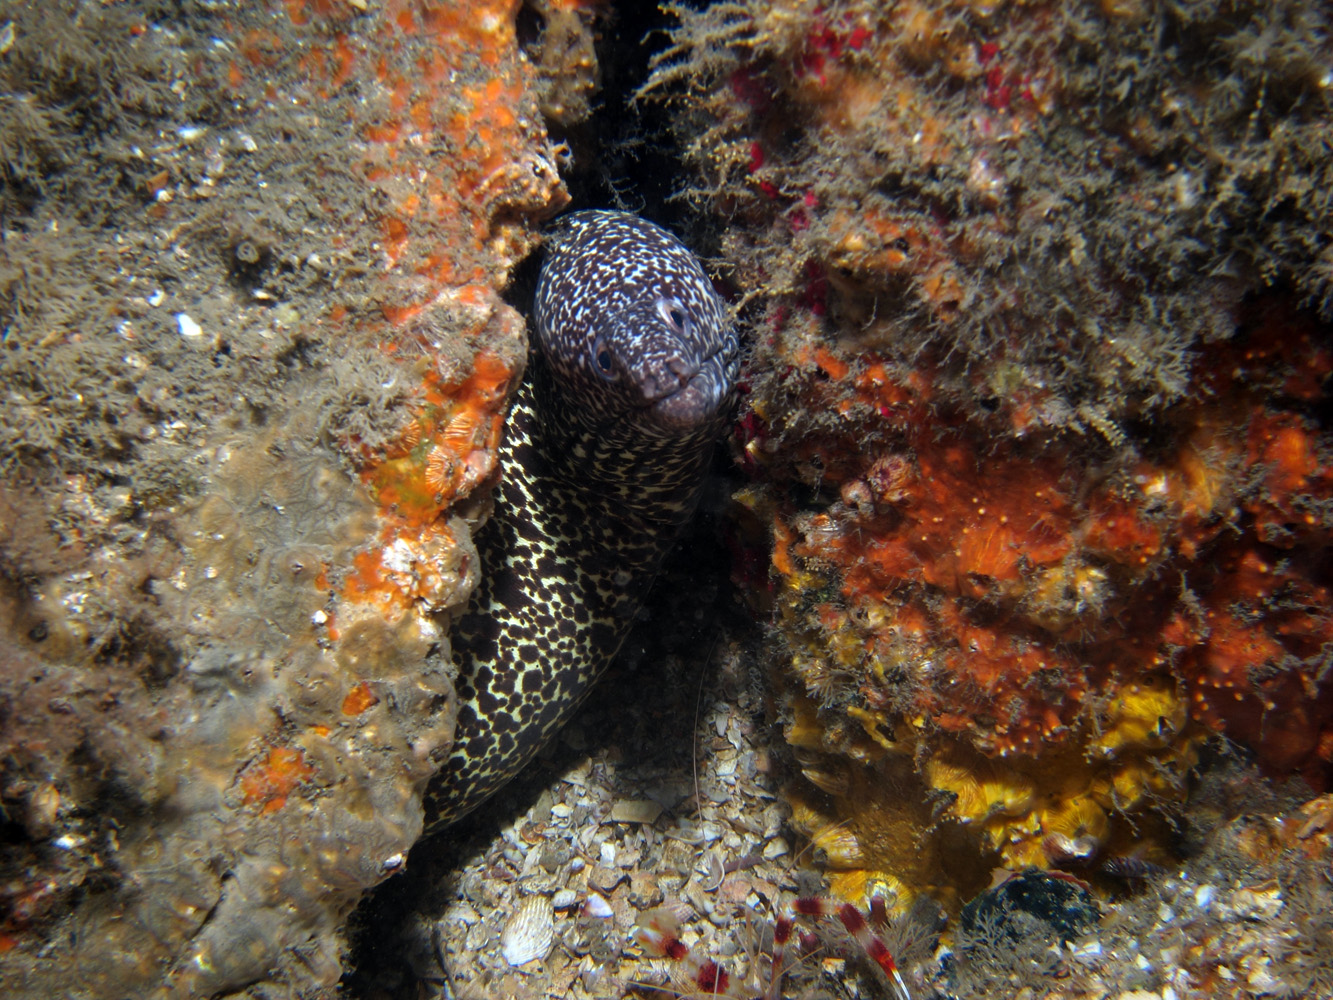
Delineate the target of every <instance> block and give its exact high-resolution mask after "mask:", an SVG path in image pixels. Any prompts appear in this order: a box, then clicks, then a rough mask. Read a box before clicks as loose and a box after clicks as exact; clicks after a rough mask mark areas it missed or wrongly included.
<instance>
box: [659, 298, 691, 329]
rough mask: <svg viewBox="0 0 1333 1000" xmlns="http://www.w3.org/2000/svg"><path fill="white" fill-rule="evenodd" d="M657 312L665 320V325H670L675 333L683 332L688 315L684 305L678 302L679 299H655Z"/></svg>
mask: <svg viewBox="0 0 1333 1000" xmlns="http://www.w3.org/2000/svg"><path fill="white" fill-rule="evenodd" d="M657 313H658V315H659V316H661V317H662V319H664V320H665V321H666V325H667V326H669V327H671V329H672V331H673V332H675V333H684V332H685V324H686V322H688V319H689V317H688V315H687V314H686V312H685V307H684V306H683V305H681V304H680V300H679V299H674V298H661V299H658V300H657Z"/></svg>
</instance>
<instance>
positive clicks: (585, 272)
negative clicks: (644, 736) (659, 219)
mask: <svg viewBox="0 0 1333 1000" xmlns="http://www.w3.org/2000/svg"><path fill="white" fill-rule="evenodd" d="M534 316H535V319H536V328H537V337H536V339H537V344H536V349H535V351H534V355H533V358H532V361H531V363H530V365H529V369H528V372H529V373H528V378H527V379H526V380H525V381H524V383H523V385H522V387H521V388H520V390H519V393H518V397H517V399H516V400H515V402H514V406H513V409H512V411H511V413H510V418H509V424H508V426H507V430H506V438H505V442H504V444H503V445H502V447H501V455H500V460H501V467H502V469H503V473H502V480H501V484H500V486H499V488H498V496H497V502H496V510H495V514H494V515H493V516H492V518H491V520H490V521H489V522H488V523H487V525H486V527H485V528H483V529H482V531H481V532H480V533H479V535H478V538H477V546H478V550H479V552H480V555H481V560H482V565H483V571H482V581H483V582H482V583H481V585H480V586H479V587H478V588H477V592H476V593H475V594H474V595H473V599H472V603H471V605H469V608H468V611H467V613H466V614H465V615H464V616H463V618H462V619H461V620H460V621H459V623H458V626H457V628H456V629H455V630H454V657H455V661H456V663H457V664H458V668H459V678H458V681H457V688H458V698H459V711H458V729H457V733H456V735H455V739H454V746H453V751H452V755H451V756H450V758H449V760H448V761H447V762H446V763H445V765H444V767H443V768H442V769H441V770H440V772H439V774H437V775H436V776H435V778H434V780H433V781H432V782H431V785H430V787H429V788H428V790H427V794H426V814H427V823H428V828H431V829H438V828H440V827H442V826H445V825H447V824H449V823H451V822H453V821H454V820H456V819H458V818H459V817H461V816H463V815H464V814H466V813H468V812H470V811H471V810H472V809H474V808H475V807H476V806H478V805H479V804H480V803H482V802H483V801H485V799H486V798H487V797H488V796H490V795H491V794H492V793H494V792H495V791H496V790H497V789H498V788H500V787H501V786H502V785H503V784H505V783H506V782H507V781H508V780H509V779H510V778H512V777H513V776H514V775H515V774H516V773H517V772H518V771H519V770H520V769H521V768H522V767H523V765H524V764H526V763H527V762H528V761H529V760H530V759H531V758H532V756H533V755H534V754H535V753H536V752H537V750H538V749H540V748H541V746H542V745H543V744H544V743H546V742H547V740H549V739H550V737H551V736H552V735H553V734H554V733H555V732H556V730H557V729H559V728H560V726H561V725H563V724H564V722H565V721H566V720H567V719H568V718H569V716H570V715H571V714H572V713H573V711H574V710H575V709H576V708H577V707H578V705H579V704H580V702H582V701H583V699H584V697H585V696H586V695H587V693H588V691H589V690H590V689H591V687H592V684H593V683H594V682H595V681H596V680H597V678H598V677H599V676H600V675H601V673H602V672H603V671H604V670H605V669H606V667H607V666H608V664H609V663H610V662H611V660H612V658H613V657H614V656H615V654H616V652H617V650H618V649H619V648H620V645H621V643H622V642H623V641H624V639H625V635H626V633H627V632H628V631H629V628H630V625H631V624H632V623H633V621H634V616H635V614H636V612H637V611H638V608H639V605H640V603H641V602H642V601H643V598H644V595H645V594H646V592H647V590H648V588H649V586H650V585H651V583H652V580H653V577H654V576H655V575H656V573H657V570H658V567H659V565H660V564H661V562H662V558H663V556H664V555H665V554H666V553H667V551H668V550H669V549H670V548H671V546H672V544H673V543H674V541H675V539H676V537H677V535H678V533H679V531H680V528H681V526H682V525H684V523H685V522H686V521H687V520H688V519H689V517H690V515H691V514H692V513H693V510H694V507H695V504H696V502H697V500H698V496H699V490H700V488H701V486H702V483H703V477H704V473H705V470H706V468H707V466H708V463H709V460H710V456H711V453H712V448H713V445H714V443H715V442H716V440H717V438H718V436H719V434H720V433H721V431H722V429H723V427H724V426H725V424H726V422H727V420H728V417H729V415H730V412H731V409H732V404H733V402H734V384H735V379H736V374H737V368H738V366H739V350H738V344H737V340H736V336H735V333H734V332H733V330H732V327H731V323H730V320H729V317H728V314H727V311H726V307H725V305H724V304H723V303H722V301H721V299H720V298H719V297H718V295H717V293H716V292H715V291H714V289H713V285H712V283H711V282H710V281H709V279H708V276H707V275H706V274H705V273H704V271H703V268H701V267H700V266H699V262H698V261H697V260H696V259H695V258H694V255H693V254H691V253H690V251H689V250H687V249H686V248H685V247H684V246H683V245H682V244H681V243H680V242H679V241H678V240H676V238H675V237H674V236H672V235H671V234H670V233H668V232H666V231H665V230H663V229H660V228H659V227H657V226H655V225H653V224H652V223H649V222H645V221H644V220H642V219H639V218H637V217H636V216H633V215H627V214H624V213H620V212H579V213H576V214H574V215H570V216H566V217H565V218H564V219H563V220H562V223H561V225H560V227H559V229H558V231H557V234H556V236H555V239H554V246H553V248H552V249H551V250H550V251H549V253H548V256H547V259H546V263H545V265H544V266H543V268H542V273H541V277H540V279H539V281H538V287H537V296H536V301H535V305H534Z"/></svg>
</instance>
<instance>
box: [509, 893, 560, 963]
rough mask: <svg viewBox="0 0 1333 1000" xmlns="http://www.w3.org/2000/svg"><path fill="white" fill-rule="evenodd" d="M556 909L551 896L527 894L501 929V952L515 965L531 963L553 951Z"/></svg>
mask: <svg viewBox="0 0 1333 1000" xmlns="http://www.w3.org/2000/svg"><path fill="white" fill-rule="evenodd" d="M554 943H555V910H554V909H553V908H552V906H551V900H550V898H549V897H547V896H527V897H525V898H524V899H523V900H521V901H520V902H519V904H518V909H516V910H515V911H514V914H513V916H511V917H510V918H509V922H508V923H507V924H505V928H504V930H503V931H501V932H500V953H501V954H502V955H504V959H505V961H506V962H508V963H509V964H510V965H512V966H519V965H527V964H528V963H529V962H531V961H533V960H534V959H543V958H545V957H546V956H547V955H549V954H550V953H551V945H552V944H554Z"/></svg>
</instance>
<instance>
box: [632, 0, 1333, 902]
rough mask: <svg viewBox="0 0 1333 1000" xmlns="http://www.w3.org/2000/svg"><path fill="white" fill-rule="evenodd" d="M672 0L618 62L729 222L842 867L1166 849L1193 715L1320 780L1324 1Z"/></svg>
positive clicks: (846, 885) (776, 573)
mask: <svg viewBox="0 0 1333 1000" xmlns="http://www.w3.org/2000/svg"><path fill="white" fill-rule="evenodd" d="M1205 8H1206V9H1205ZM675 13H676V15H677V17H678V19H679V23H680V26H679V27H678V28H677V29H676V30H675V32H674V33H673V35H672V39H671V41H672V44H671V46H669V47H668V48H667V49H666V50H665V51H664V52H663V53H662V54H661V56H660V57H659V58H658V62H657V65H656V71H655V74H654V76H653V78H652V79H651V80H650V81H649V83H648V85H647V86H646V87H645V88H644V89H643V91H642V93H641V95H640V97H641V99H643V100H662V101H664V102H666V103H667V105H668V107H669V108H670V109H672V111H673V113H674V117H675V121H676V122H677V126H678V130H679V135H680V139H681V142H682V143H683V144H684V146H685V147H686V149H687V155H688V158H689V160H690V162H691V164H692V166H693V167H694V179H693V180H692V182H691V183H690V184H689V186H688V189H687V190H686V191H685V195H686V197H687V198H689V199H690V200H692V201H693V202H694V203H695V204H696V205H697V206H699V207H700V208H701V209H702V210H703V211H704V212H705V213H713V214H715V215H716V216H717V217H719V218H722V219H725V220H727V222H726V225H725V227H724V228H723V229H722V234H721V237H720V253H721V255H722V257H723V258H724V260H725V261H726V264H727V266H728V267H729V268H730V273H731V274H732V275H733V284H734V288H735V293H736V297H737V301H738V305H739V307H740V309H741V312H742V315H743V316H746V317H748V318H749V321H750V327H751V329H752V331H753V345H754V346H753V356H752V358H751V360H750V363H749V366H748V390H749V392H748V398H747V400H746V403H745V405H744V409H743V412H742V416H741V420H740V427H739V428H738V431H737V437H736V441H735V445H736V452H737V455H738V458H739V460H740V461H741V463H742V464H743V466H744V468H745V469H746V471H747V472H748V474H749V475H750V477H751V479H752V484H751V485H749V486H747V487H745V488H744V489H742V490H741V491H740V493H739V494H738V496H737V499H738V501H739V503H740V507H741V518H740V523H741V530H740V532H739V535H738V540H737V546H738V549H737V554H738V562H737V566H738V570H737V575H738V579H739V582H740V584H741V586H742V587H743V588H744V589H745V591H746V592H747V593H748V594H749V596H750V598H751V600H752V601H753V602H754V603H755V605H756V606H757V607H759V608H761V609H765V610H767V611H769V612H770V613H771V615H772V627H771V633H770V641H769V654H770V656H771V658H772V661H773V663H774V665H775V669H776V670H777V671H778V672H779V675H780V677H781V680H780V685H781V688H782V690H783V692H784V694H783V709H782V710H783V717H784V720H785V721H784V725H785V733H786V737H787V740H788V742H789V743H790V744H791V745H792V746H793V747H794V748H795V753H796V755H797V758H798V760H799V762H800V765H801V769H802V772H803V778H802V779H801V780H800V781H798V782H796V783H795V784H794V785H793V787H792V788H791V790H790V797H791V799H792V801H793V803H794V808H795V820H796V823H797V824H798V825H799V826H801V827H803V828H804V829H805V830H806V831H807V832H808V833H809V834H810V835H811V836H812V838H813V839H814V841H815V843H816V844H817V845H818V846H819V847H821V848H823V849H824V851H825V852H826V854H827V857H828V860H829V864H830V866H831V868H832V869H834V874H835V886H836V888H837V889H838V890H839V891H840V892H842V893H844V894H846V895H848V896H850V897H854V898H858V897H860V896H861V895H862V894H863V893H864V892H867V891H869V890H871V889H875V890H877V891H880V892H884V893H886V894H887V895H889V896H890V897H891V898H896V899H897V901H898V902H899V903H900V904H903V903H905V902H906V901H907V900H908V899H909V898H910V897H911V896H912V895H913V894H914V893H915V892H917V891H919V890H921V889H926V888H930V889H933V890H934V891H936V892H937V893H938V894H939V895H941V896H943V897H945V898H951V899H953V900H955V901H957V900H958V899H959V898H962V899H965V898H967V896H968V895H970V894H971V893H973V892H975V891H977V890H978V889H980V888H982V887H984V885H985V884H986V879H987V877H988V872H989V869H990V868H991V867H993V866H994V865H996V864H1000V865H1003V866H1005V867H1011V868H1014V867H1021V866H1023V865H1029V864H1035V865H1039V866H1052V865H1060V866H1066V867H1072V868H1077V869H1080V870H1082V871H1085V872H1096V871H1099V870H1101V869H1103V868H1108V869H1113V868H1114V864H1113V862H1114V861H1115V860H1116V859H1117V858H1119V857H1121V856H1125V855H1134V856H1136V857H1144V858H1147V859H1152V858H1158V859H1162V858H1165V857H1167V856H1168V853H1167V848H1168V846H1169V843H1170V840H1171V836H1172V835H1171V829H1170V825H1169V819H1170V816H1171V814H1172V811H1173V810H1174V809H1176V808H1178V805H1179V803H1180V802H1181V800H1182V799H1183V796H1184V794H1185V791H1186V780H1187V776H1188V774H1189V773H1190V769H1191V768H1192V766H1193V765H1194V764H1195V762H1196V760H1197V757H1198V754H1199V750H1200V747H1201V744H1202V742H1203V741H1204V739H1205V738H1206V737H1207V735H1208V734H1209V733H1220V734H1223V735H1225V736H1227V737H1229V738H1230V739H1232V740H1234V741H1236V743H1238V744H1239V745H1241V746H1242V747H1245V748H1247V749H1248V750H1249V751H1250V752H1252V753H1253V754H1254V755H1255V756H1256V757H1257V759H1258V760H1259V762H1260V763H1261V764H1262V765H1263V766H1264V767H1265V768H1267V769H1268V770H1269V772H1270V773H1272V774H1275V775H1288V774H1292V773H1295V774H1299V775H1301V776H1302V777H1304V778H1305V779H1306V780H1307V781H1308V782H1309V783H1310V784H1311V785H1312V786H1313V787H1315V788H1316V789H1322V788H1324V787H1326V786H1327V784H1328V780H1329V777H1330V774H1333V770H1331V763H1333V682H1330V681H1329V679H1328V671H1327V668H1326V664H1327V662H1328V659H1327V658H1328V651H1329V649H1330V648H1333V647H1330V646H1329V643H1330V640H1333V613H1331V612H1330V607H1329V586H1330V577H1329V560H1328V555H1329V547H1330V541H1331V539H1330V530H1333V507H1330V501H1331V500H1333V494H1331V492H1330V491H1331V489H1333V466H1330V464H1329V462H1330V458H1333V442H1330V439H1329V435H1328V432H1327V430H1326V427H1325V424H1324V417H1323V410H1324V409H1326V404H1327V392H1326V388H1325V384H1326V379H1327V377H1328V375H1329V373H1330V371H1333V353H1331V352H1330V348H1329V337H1328V334H1329V329H1328V326H1327V320H1328V319H1329V318H1330V315H1329V310H1330V305H1331V302H1330V297H1329V288H1330V285H1329V283H1328V274H1329V271H1328V267H1327V263H1328V260H1329V259H1330V254H1331V253H1333V250H1330V246H1333V234H1331V233H1330V231H1329V228H1328V218H1327V214H1326V212H1324V211H1323V210H1322V209H1321V207H1320V204H1321V203H1320V200H1319V197H1318V196H1316V195H1315V194H1314V192H1315V191H1317V190H1320V189H1323V188H1326V186H1327V184H1328V183H1329V182H1330V180H1333V177H1330V175H1329V171H1330V166H1329V163H1328V161H1327V159H1326V157H1324V156H1323V155H1322V154H1321V153H1320V152H1319V150H1320V149H1321V148H1322V147H1321V142H1322V140H1321V139H1320V136H1321V135H1324V134H1325V131H1326V123H1327V121H1328V115H1329V113H1330V110H1331V109H1330V96H1331V95H1330V89H1329V87H1328V83H1327V75H1326V73H1323V74H1321V73H1320V72H1319V71H1318V70H1317V68H1316V67H1317V66H1318V65H1320V61H1319V58H1318V54H1317V52H1315V51H1314V50H1312V49H1311V48H1310V46H1309V44H1308V43H1305V42H1303V41H1302V34H1301V33H1302V32H1303V31H1305V30H1306V29H1312V28H1316V27H1319V25H1322V29H1321V30H1324V31H1326V30H1327V27H1328V25H1327V24H1326V23H1324V22H1323V21H1322V20H1321V19H1322V18H1323V17H1324V15H1322V14H1318V13H1314V12H1306V13H1304V14H1301V15H1300V16H1298V17H1296V18H1295V20H1294V21H1293V22H1291V23H1285V22H1284V23H1283V24H1282V25H1280V26H1276V27H1274V26H1273V25H1271V24H1270V23H1269V20H1268V18H1267V14H1266V8H1265V7H1264V5H1261V4H1253V5H1241V6H1240V7H1236V6H1234V5H1227V6H1225V7H1222V6H1218V7H1217V8H1216V9H1214V7H1213V6H1212V5H1208V4H1204V5H1198V6H1197V8H1191V9H1190V10H1189V11H1182V10H1177V9H1174V8H1165V7H1158V6H1157V5H1153V4H1095V3H1088V4H1081V3H1080V4H1058V5H1057V4H1043V3H1031V4H1029V3H998V4H993V3H986V4H980V3H973V2H954V3H945V4H914V3H906V4H893V5H884V4H877V3H868V2H858V0H834V2H819V3H816V2H806V3H797V4H791V3H777V2H769V0H748V2H742V3H736V4H723V5H715V6H714V7H712V8H711V9H708V10H703V11H694V10H690V9H687V8H685V7H684V6H683V5H681V6H678V7H677V8H676V10H675ZM1315 22H1319V24H1318V25H1317V24H1316V23H1315ZM1274 31H1276V32H1277V34H1278V35H1280V36H1281V41H1280V43H1279V44H1277V45H1276V46H1274V47H1273V48H1265V49H1264V50H1263V51H1264V53H1265V54H1264V56H1263V57H1262V58H1260V57H1259V56H1258V52H1259V50H1258V49H1256V48H1254V45H1256V44H1258V42H1259V41H1260V40H1261V39H1268V40H1270V41H1271V40H1273V37H1274V36H1273V35H1272V32H1274ZM1187 39H1188V41H1186V40H1187ZM1256 59H1258V61H1257V62H1256V61H1255V60H1256ZM1274 89H1276V90H1278V91H1280V92H1281V93H1282V95H1283V97H1282V98H1281V99H1280V100H1279V102H1278V103H1277V104H1276V105H1275V104H1272V103H1269V102H1268V100H1267V97H1268V96H1271V95H1272V94H1273V93H1274ZM1260 164H1264V166H1262V167H1261V166H1260ZM1269 171H1271V172H1269ZM1241 192H1244V193H1243V194H1242V193H1241ZM1278 204H1280V205H1282V212H1283V216H1282V221H1280V222H1279V221H1278V220H1277V219H1276V218H1275V217H1274V216H1273V215H1272V214H1270V213H1269V212H1268V210H1267V209H1266V208H1263V207H1262V206H1265V205H1267V206H1275V205H1278ZM1297 303H1300V304H1301V305H1303V306H1304V307H1305V308H1306V310H1307V311H1304V312H1302V311H1299V310H1298V308H1297V307H1296V304H1297ZM1321 310H1322V312H1323V314H1322V317H1321V315H1320V312H1321Z"/></svg>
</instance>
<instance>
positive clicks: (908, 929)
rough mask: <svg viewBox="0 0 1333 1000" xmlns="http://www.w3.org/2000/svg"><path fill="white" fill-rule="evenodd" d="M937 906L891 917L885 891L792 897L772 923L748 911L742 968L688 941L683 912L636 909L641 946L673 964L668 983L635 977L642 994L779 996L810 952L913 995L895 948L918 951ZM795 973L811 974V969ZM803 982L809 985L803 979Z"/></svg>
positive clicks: (906, 997) (759, 999)
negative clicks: (856, 900) (846, 899)
mask: <svg viewBox="0 0 1333 1000" xmlns="http://www.w3.org/2000/svg"><path fill="white" fill-rule="evenodd" d="M937 912H938V911H933V912H932V911H931V907H930V906H927V907H914V908H913V910H912V912H910V913H909V914H908V915H907V916H905V917H903V918H901V919H898V920H892V919H891V918H890V916H889V913H888V908H887V906H886V905H885V902H884V900H883V898H882V897H880V896H874V897H872V898H871V900H870V905H869V908H868V910H867V911H862V910H861V909H859V908H858V907H856V906H854V905H852V904H851V903H843V902H839V901H837V900H835V899H831V898H829V897H827V896H820V895H806V896H794V897H792V898H790V899H789V900H787V901H786V902H785V903H783V904H782V905H781V906H779V907H778V908H777V916H776V917H775V918H774V919H773V920H772V921H771V923H770V922H768V921H766V920H765V919H764V918H762V917H760V916H759V915H758V914H757V913H756V912H755V911H754V910H748V911H747V922H748V924H749V937H750V939H751V941H752V942H753V944H752V946H751V947H750V948H749V949H748V950H749V951H750V954H749V955H748V961H746V962H745V964H744V966H743V969H742V971H741V972H739V973H738V972H736V971H734V970H733V969H731V968H729V967H728V965H727V964H726V963H724V962H723V961H720V960H718V959H715V958H712V957H709V956H707V955H705V954H703V952H702V942H698V943H696V944H695V945H694V946H693V947H691V946H690V945H689V944H687V943H686V941H685V940H684V938H683V936H682V929H681V923H680V919H679V917H678V916H677V913H676V911H675V910H673V909H672V908H671V907H669V906H662V907H658V908H656V909H653V910H649V911H645V912H644V913H641V914H640V915H639V919H638V927H637V929H636V931H635V934H634V937H635V940H636V941H637V942H638V943H639V945H640V947H642V948H643V950H644V952H645V953H646V954H648V955H650V956H653V957H655V958H659V959H662V960H665V962H666V963H673V964H670V965H669V966H668V971H669V976H670V980H671V983H672V989H671V990H667V988H666V987H662V986H651V985H650V984H647V983H639V984H636V985H637V986H638V987H639V988H640V989H641V990H644V991H645V995H651V994H650V993H649V992H648V991H650V990H651V991H656V992H657V994H659V995H661V994H663V993H665V994H666V995H674V996H678V997H706V996H718V997H728V998H732V1000H782V998H783V997H784V996H787V994H786V993H785V992H784V988H785V987H786V986H788V985H797V983H796V979H797V978H798V977H797V976H795V975H793V974H794V973H795V972H796V971H797V970H798V969H801V968H802V967H803V965H806V964H807V963H809V962H812V961H813V960H815V959H821V958H822V959H826V960H829V964H831V966H832V967H833V968H834V969H837V970H841V971H844V972H850V971H851V970H850V969H849V968H848V966H851V965H859V966H860V967H861V968H860V969H859V970H857V971H862V972H865V973H867V974H868V975H870V976H872V977H873V978H874V980H875V981H876V982H877V983H878V984H879V986H880V987H881V988H882V993H880V992H876V993H873V994H871V995H883V996H891V997H892V998H893V1000H912V994H911V991H910V990H909V989H908V987H907V983H906V981H905V980H904V978H903V974H902V972H901V970H900V968H899V965H898V959H897V957H896V954H897V955H907V954H909V953H911V954H913V956H914V957H916V953H918V952H920V951H922V948H921V945H923V944H924V943H928V942H927V939H928V938H930V937H933V935H932V934H930V933H929V930H930V928H929V927H928V923H929V922H930V921H931V920H932V919H933V918H934V916H935V915H936V914H937ZM804 971H805V973H806V974H805V975H804V976H801V977H799V978H801V979H804V980H809V979H810V976H809V971H810V970H809V968H806V969H805V970H804ZM800 985H808V983H802V984H800Z"/></svg>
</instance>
